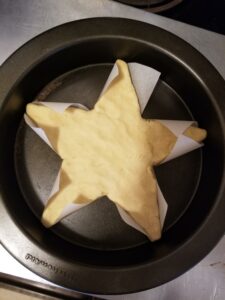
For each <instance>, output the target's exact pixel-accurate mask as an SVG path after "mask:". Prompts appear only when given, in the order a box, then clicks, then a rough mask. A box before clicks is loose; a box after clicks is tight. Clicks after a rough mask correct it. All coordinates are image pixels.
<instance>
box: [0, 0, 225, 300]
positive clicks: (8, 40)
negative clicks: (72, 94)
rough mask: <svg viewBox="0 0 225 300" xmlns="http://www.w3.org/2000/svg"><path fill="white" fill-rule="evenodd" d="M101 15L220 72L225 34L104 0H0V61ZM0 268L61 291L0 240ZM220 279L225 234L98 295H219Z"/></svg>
mask: <svg viewBox="0 0 225 300" xmlns="http://www.w3.org/2000/svg"><path fill="white" fill-rule="evenodd" d="M103 16H104V17H107V16H108V17H125V18H130V19H136V20H140V21H144V22H147V23H150V24H154V25H157V26H159V27H161V28H164V29H166V30H168V31H170V32H172V33H174V34H176V35H178V36H179V37H181V38H183V39H184V40H186V41H187V42H189V43H190V44H191V45H193V46H194V47H195V48H197V49H198V50H199V51H200V52H201V53H202V54H203V55H205V56H206V57H207V58H208V60H209V61H210V62H211V63H212V64H213V65H214V66H215V67H216V68H217V69H218V71H219V72H220V73H221V75H222V76H223V77H224V78H225V36H223V35H220V34H216V33H212V32H209V31H206V30H204V29H199V28H196V27H193V26H190V25H186V24H183V23H179V22H176V21H173V20H169V19H167V18H164V17H161V16H158V15H154V14H151V13H148V12H144V11H141V10H137V9H135V8H131V7H128V6H125V5H122V4H118V3H116V2H113V1H109V0H92V1H90V0H63V1H62V0H38V1H35V0H17V1H15V0H0V64H2V63H3V62H4V61H5V60H6V59H7V57H8V56H9V55H10V54H12V53H13V52H14V51H15V50H16V49H17V48H18V47H20V46H21V45H22V44H24V43H25V42H27V41H28V40H29V39H31V38H32V37H34V36H36V35H37V34H39V33H41V32H43V31H45V30H47V29H49V28H52V27H54V26H57V25H59V24H62V23H65V22H69V21H73V20H78V19H83V18H89V17H103ZM0 272H1V273H2V276H3V274H8V275H9V276H16V277H17V278H23V280H24V279H25V280H31V281H33V282H35V284H36V285H38V284H39V285H42V286H46V289H47V287H50V286H51V287H54V288H57V289H58V291H60V290H61V291H62V293H64V292H65V290H64V289H63V288H61V287H58V286H57V287H56V286H55V285H52V284H51V283H49V282H47V281H46V280H44V279H42V278H40V277H39V276H37V275H35V274H33V273H31V272H30V271H29V270H27V269H26V268H25V267H23V266H22V265H21V264H20V263H18V262H17V261H15V259H14V258H13V257H11V256H10V255H9V254H8V253H7V251H6V250H5V249H3V247H1V246H0ZM8 275H7V276H8ZM0 277H1V276H0ZM224 282H225V237H224V238H223V239H221V241H220V243H219V244H218V245H217V246H216V247H215V249H214V250H213V251H212V252H211V253H210V254H209V255H208V256H207V257H206V258H205V259H203V260H202V261H201V262H200V263H199V264H198V265H196V266H195V267H194V268H192V269H191V270H190V271H188V272H186V273H185V274H184V275H182V276H180V277H179V278H177V279H175V280H173V281H171V282H169V283H167V284H164V285H162V286H160V287H158V288H154V289H152V290H149V291H145V292H141V293H137V294H132V295H123V296H106V297H103V298H105V299H141V300H144V299H150V300H154V299H157V300H158V299H161V300H164V299H167V300H170V299H171V300H172V299H178V300H179V299H181V300H191V299H199V300H201V299H202V300H203V299H204V300H207V299H215V300H223V299H225V285H224ZM66 293H67V294H70V295H73V293H74V292H73V291H70V290H66ZM76 295H77V293H76ZM74 296H75V293H74ZM0 298H1V297H0ZM1 299H2V298H1Z"/></svg>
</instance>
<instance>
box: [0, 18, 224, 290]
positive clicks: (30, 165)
mask: <svg viewBox="0 0 225 300" xmlns="http://www.w3.org/2000/svg"><path fill="white" fill-rule="evenodd" d="M117 58H121V59H123V60H125V61H126V62H134V61H135V62H138V63H142V64H145V65H147V66H150V67H153V68H155V69H157V70H158V71H160V72H161V74H162V75H161V81H160V82H159V84H158V85H157V87H156V90H155V92H154V95H153V96H152V99H151V102H149V104H148V106H147V107H146V110H145V112H144V117H146V118H149V117H151V118H171V119H191V118H193V119H195V120H197V121H198V123H199V126H200V127H202V128H205V129H206V130H207V132H208V137H207V139H206V141H205V147H204V148H203V149H202V157H201V154H200V151H195V152H193V153H190V154H188V155H186V156H184V157H181V158H178V159H176V160H174V161H171V162H170V163H168V164H165V165H163V166H161V167H159V168H158V169H156V173H157V176H158V180H159V184H160V186H161V188H162V190H163V192H164V194H165V196H166V198H167V200H168V202H169V212H168V217H167V220H166V227H165V232H164V233H163V236H162V239H161V240H160V241H157V242H155V243H151V242H150V241H147V240H146V238H144V237H143V236H142V235H141V234H139V233H137V232H135V231H134V230H133V229H131V228H129V227H128V226H126V225H125V224H123V223H122V222H120V219H119V217H118V215H117V212H116V211H115V209H114V208H113V206H111V203H110V202H109V201H106V200H102V199H101V200H98V201H96V203H95V204H93V206H94V205H95V207H92V208H93V209H91V206H90V207H86V208H85V209H87V211H86V213H85V211H84V210H85V209H84V210H83V212H81V211H80V212H79V214H83V215H82V216H81V215H80V216H77V218H75V215H74V216H71V217H69V218H68V220H64V221H62V222H61V224H58V225H57V226H55V228H53V229H52V230H49V229H46V228H44V227H43V226H42V224H41V222H40V220H39V219H38V218H37V216H35V214H34V213H33V212H32V210H33V211H39V212H38V213H37V214H38V217H40V213H41V209H40V208H39V205H38V203H39V202H40V201H39V200H40V197H45V196H47V193H48V192H49V189H50V186H51V184H52V181H53V179H54V176H55V174H56V172H57V169H58V167H59V160H58V158H57V157H56V156H55V154H54V153H52V151H50V150H49V149H48V147H47V146H46V145H45V144H44V143H43V142H42V141H41V140H40V139H38V137H37V136H35V134H34V133H33V132H32V131H30V130H29V129H28V128H26V127H25V126H24V124H23V123H21V121H22V119H23V114H24V112H25V107H26V104H27V103H28V102H31V101H33V99H35V98H36V97H37V96H38V95H39V94H40V92H41V91H43V89H44V88H45V87H46V86H47V85H48V84H49V83H51V82H52V81H53V82H54V81H55V80H57V79H60V78H64V81H63V83H62V85H61V86H58V87H57V88H55V89H53V90H52V91H50V93H49V94H48V95H46V98H45V99H46V100H49V101H50V100H51V101H52V100H53V99H54V100H56V98H57V100H58V101H65V102H67V101H69V100H71V101H76V102H81V103H83V104H85V105H87V106H88V103H85V101H87V100H85V101H84V99H80V98H79V97H78V96H80V95H83V96H85V98H86V97H87V98H86V99H88V101H92V102H90V104H91V103H92V104H94V101H96V96H97V94H98V93H99V91H100V89H101V88H102V85H103V83H104V81H105V79H106V77H107V74H108V72H109V69H110V67H111V66H112V64H113V63H114V62H115V60H116V59H117ZM100 71H101V72H100ZM100 73H101V75H100ZM61 76H62V77H61ZM76 78H77V79H76ZM87 82H88V84H90V85H89V86H88V87H87ZM82 84H83V86H82ZM78 86H79V87H78ZM70 88H71V89H74V90H73V91H71V92H70ZM83 89H84V91H83ZM73 93H74V94H76V96H77V98H78V99H74V97H71V96H73ZM66 96H68V99H65V98H64V97H66ZM62 97H63V98H64V99H62ZM69 97H70V98H69ZM224 99H225V88H224V81H223V79H222V78H221V77H220V75H219V74H218V72H217V71H216V70H215V69H214V68H213V66H211V65H210V63H209V62H208V61H207V60H206V59H204V57H202V55H200V54H199V53H198V52H197V51H196V50H194V49H193V48H192V47H191V46H190V45H188V44H187V43H185V42H184V41H182V40H181V39H179V38H178V37H176V36H174V35H172V34H170V33H168V32H166V31H164V30H161V29H159V28H156V27H154V26H150V25H147V24H144V23H141V22H136V21H131V20H126V19H110V18H109V19H107V18H99V19H89V20H83V21H79V22H73V23H69V24H65V25H62V26H59V27H57V28H55V29H52V30H50V31H48V32H46V33H44V34H42V35H40V36H38V37H37V38H35V39H33V40H32V41H30V42H29V43H27V44H26V45H24V46H23V47H22V48H21V49H19V50H18V51H17V52H16V53H15V54H13V56H12V57H11V58H9V59H8V60H7V61H6V62H5V64H4V65H3V66H2V68H1V69H0V105H1V106H0V139H1V143H2V144H1V147H0V200H1V201H0V222H1V226H0V240H1V243H2V244H3V245H4V246H5V247H6V249H8V251H10V252H11V253H12V255H13V256H14V257H16V258H17V259H18V260H19V261H20V262H21V263H22V264H24V265H25V266H27V267H28V268H29V269H30V270H32V271H33V272H35V273H37V274H39V275H40V276H42V277H44V278H46V279H48V280H50V281H53V282H54V283H57V284H59V285H63V286H66V287H68V288H72V289H75V290H79V291H83V292H89V293H95V294H98V293H99V294H117V293H129V292H135V291H140V290H144V289H149V288H152V287H154V286H157V285H160V284H163V283H165V282H167V281H169V280H171V279H173V278H175V277H177V276H179V275H180V274H182V273H183V272H185V271H186V270H188V269H189V268H190V267H192V266H193V265H194V264H195V263H197V262H198V261H199V260H200V259H202V258H203V257H204V256H205V255H206V254H207V253H208V252H209V251H210V250H211V249H212V248H213V247H214V246H215V244H216V243H217V241H218V240H219V238H220V237H221V236H222V235H223V233H224V228H225V218H224V211H225V202H224V182H225V179H224V153H225V150H224V149H225V146H224V143H225V134H224V132H225V130H224V115H225V111H224ZM154 103H155V104H154ZM32 142H33V143H32ZM35 151H36V152H35ZM37 153H38V154H37ZM46 154H47V155H48V161H47V163H46V161H44V159H46ZM35 155H36V157H35ZM48 165H49V166H51V168H50V167H49V168H48ZM15 166H16V167H15ZM53 169H54V170H53ZM16 170H17V172H16ZM175 171H176V174H175V173H174V172H175ZM16 173H17V174H16ZM37 180H38V182H39V184H40V187H38V185H37ZM31 198H32V199H31ZM27 203H29V206H28V205H27ZM34 203H35V204H34ZM30 206H32V207H33V208H32V210H31V208H30ZM34 206H35V207H34ZM36 208H37V209H36ZM104 209H107V210H109V209H110V210H111V214H112V217H109V218H108V219H107V222H106V219H104V218H103V214H104ZM89 210H91V211H92V213H93V222H92V223H91V224H90V223H89V224H90V225H91V226H92V227H93V228H90V230H89V231H88V230H87V226H86V225H85V226H83V225H81V224H83V223H81V222H83V219H84V218H87V219H86V220H87V223H88V222H91V220H92V219H91V217H90V212H89ZM99 214H100V215H99ZM101 217H102V219H101ZM70 218H71V220H70V221H69V219H70ZM79 219H80V222H79V221H78V220H79ZM116 220H117V221H118V222H117V221H116ZM71 222H74V223H76V222H77V224H76V228H75V227H71ZM94 222H97V225H99V227H103V228H99V227H98V228H97V226H96V225H95V224H94ZM106 223H107V225H106ZM104 226H105V230H106V231H105V232H107V234H106V233H105V232H104ZM89 227H90V226H89ZM96 228H97V229H96ZM91 231H92V232H91ZM108 234H111V238H110V239H108V237H107V236H108ZM116 234H118V237H115V235H116ZM112 250H113V251H112ZM153 274H154V276H153Z"/></svg>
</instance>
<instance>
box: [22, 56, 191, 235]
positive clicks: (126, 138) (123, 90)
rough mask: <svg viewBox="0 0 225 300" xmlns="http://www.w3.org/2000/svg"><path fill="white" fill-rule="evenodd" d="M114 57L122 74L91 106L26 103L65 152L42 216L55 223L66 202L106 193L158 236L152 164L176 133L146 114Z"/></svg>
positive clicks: (47, 223)
mask: <svg viewBox="0 0 225 300" xmlns="http://www.w3.org/2000/svg"><path fill="white" fill-rule="evenodd" d="M116 63H117V66H118V70H119V75H118V76H117V78H116V79H114V80H113V82H112V83H111V84H110V86H109V88H108V89H107V90H106V92H105V93H104V94H103V95H102V96H101V98H100V99H99V100H98V101H97V103H96V105H95V107H94V109H93V110H90V111H85V110H81V109H78V108H72V107H71V108H68V109H67V110H66V111H65V112H63V113H58V112H55V111H54V110H51V109H50V108H48V107H46V106H43V105H39V104H37V103H33V104H32V103H31V104H28V105H27V114H28V116H29V117H30V118H31V119H32V120H33V121H34V122H35V123H36V124H37V125H38V126H39V127H41V128H42V129H43V130H44V131H45V133H46V135H47V137H48V139H49V140H50V142H51V144H52V146H53V148H54V150H55V152H56V153H58V155H59V156H60V157H61V158H62V166H61V170H60V187H59V191H58V192H57V193H56V194H55V195H53V196H52V198H51V199H50V200H49V201H48V203H47V205H46V207H45V209H44V212H43V216H42V222H43V224H44V225H45V226H46V227H49V226H52V225H54V224H55V223H56V222H57V221H58V220H59V217H60V214H61V212H62V210H63V208H64V207H65V206H66V205H67V204H68V203H71V202H74V203H89V202H92V201H94V200H96V199H97V198H99V197H101V196H103V195H107V196H108V198H109V199H111V200H112V201H113V202H115V203H116V204H118V205H119V206H120V207H122V208H123V209H124V210H125V211H126V212H127V213H128V214H129V215H130V216H131V217H132V218H133V219H134V220H135V221H136V222H137V223H138V224H139V225H140V226H141V227H142V228H143V229H144V230H145V231H146V232H147V234H148V236H149V238H150V239H151V240H152V241H154V240H157V239H159V238H160V237H161V226H160V220H159V209H158V203H157V191H156V179H155V176H154V172H153V169H152V168H153V166H154V165H156V164H158V163H160V162H161V161H162V160H163V159H165V158H166V157H167V155H168V154H169V153H170V151H171V149H172V148H173V146H174V144H175V143H176V137H175V135H174V134H173V133H172V132H171V131H170V130H169V129H167V128H166V127H165V126H163V125H162V124H161V123H160V122H158V121H151V120H144V119H142V117H141V114H140V108H139V104H138V99H137V96H136V93H135V90H134V87H133V85H132V82H131V79H130V74H129V70H128V66H127V64H126V63H125V62H123V61H121V60H117V62H116ZM192 136H193V131H192Z"/></svg>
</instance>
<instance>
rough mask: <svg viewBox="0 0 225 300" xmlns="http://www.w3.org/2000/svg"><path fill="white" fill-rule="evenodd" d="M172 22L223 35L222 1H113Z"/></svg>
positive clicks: (224, 29)
mask: <svg viewBox="0 0 225 300" xmlns="http://www.w3.org/2000/svg"><path fill="white" fill-rule="evenodd" d="M115 1H119V2H122V3H125V4H128V5H132V6H134V7H137V8H139V9H143V10H148V11H153V12H157V13H159V14H160V15H161V16H165V17H168V18H171V19H174V20H178V21H181V22H184V23H187V24H190V25H194V26H197V27H201V28H204V29H207V30H211V31H214V32H217V33H221V34H225V18H224V12H225V1H224V0H216V1H212V0H115Z"/></svg>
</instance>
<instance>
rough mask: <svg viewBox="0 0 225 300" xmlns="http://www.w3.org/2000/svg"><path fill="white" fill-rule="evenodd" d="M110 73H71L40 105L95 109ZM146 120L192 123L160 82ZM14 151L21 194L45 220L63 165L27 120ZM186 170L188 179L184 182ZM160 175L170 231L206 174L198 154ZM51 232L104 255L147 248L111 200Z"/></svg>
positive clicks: (99, 69)
mask: <svg viewBox="0 0 225 300" xmlns="http://www.w3.org/2000/svg"><path fill="white" fill-rule="evenodd" d="M111 68H112V65H110V64H108V65H107V64H99V65H89V66H85V67H82V68H78V69H75V70H73V71H70V72H68V73H66V74H63V75H62V76H60V77H58V78H56V79H55V80H54V81H52V82H51V83H49V84H48V85H47V86H46V87H45V88H44V89H43V90H42V91H41V92H40V93H39V94H38V95H37V97H36V99H35V100H37V101H53V102H71V103H73V102H78V103H82V104H83V105H85V106H86V107H88V108H89V109H92V108H93V106H94V104H95V102H96V100H97V99H98V96H99V94H100V92H101V88H102V87H103V86H104V82H105V81H106V78H107V75H108V74H109V73H110V70H111ZM171 108H172V109H171ZM144 117H145V118H157V119H162V118H163V119H177V120H179V119H180V120H189V119H191V118H192V116H191V114H190V111H189V110H188V108H187V106H186V105H185V103H184V102H183V100H182V99H181V98H180V97H179V95H178V94H177V93H176V92H175V91H174V90H173V89H172V88H171V87H169V86H168V85H167V84H166V83H165V82H164V81H162V80H160V81H159V82H158V85H157V87H156V90H155V92H154V94H153V96H152V97H151V99H150V101H149V105H147V107H146V109H145V111H144ZM15 149H16V155H15V164H16V170H17V180H18V182H19V184H20V189H21V191H22V193H23V195H24V198H25V200H26V202H27V203H28V205H29V206H30V207H31V209H32V211H33V212H34V214H36V216H37V217H38V218H39V219H40V218H41V214H42V211H43V204H42V203H43V201H44V200H45V199H47V198H48V195H49V193H50V191H51V187H52V185H53V183H54V180H55V178H56V175H57V173H58V170H59V167H60V163H61V161H60V159H59V158H58V157H57V155H56V154H55V153H54V151H52V150H51V149H50V148H49V147H48V146H46V144H45V143H44V142H43V141H42V140H41V139H40V138H39V137H38V136H37V135H36V134H35V133H34V132H33V131H32V130H31V129H30V128H29V127H28V126H27V125H26V124H25V123H24V121H22V122H21V125H20V128H19V130H18V134H17V139H16V147H15ZM109 151H110V149H109ZM37 157H38V159H37ZM183 170H185V176H187V177H188V178H189V180H184V174H183ZM155 171H156V174H157V177H158V181H159V183H160V184H161V189H162V190H163V193H164V195H165V197H166V199H167V201H168V204H169V207H170V209H169V212H168V216H167V220H166V224H165V226H164V231H166V230H167V229H168V228H169V227H171V226H172V225H173V224H174V223H175V222H176V221H177V220H178V219H179V218H180V216H181V215H182V214H183V213H184V211H185V210H186V208H187V207H188V205H189V204H190V202H191V200H192V198H193V196H194V194H195V191H196V189H197V186H198V183H199V178H200V174H201V152H200V151H195V152H193V153H191V154H189V155H186V156H185V157H183V158H180V159H177V160H175V161H174V162H170V163H167V164H165V165H162V166H160V167H157V168H156V170H155ZM170 174H173V175H174V176H170ZM52 230H53V232H54V233H56V234H58V235H59V236H60V237H62V238H65V239H67V240H68V241H69V242H71V243H73V244H75V245H76V244H78V245H80V246H84V247H88V248H94V249H99V250H121V249H128V248H133V247H137V246H139V245H141V244H143V243H148V239H147V238H146V237H145V236H144V235H143V234H141V233H139V232H138V231H136V230H134V229H133V228H132V227H130V226H128V225H126V224H125V223H124V222H123V221H122V220H121V218H120V216H119V214H118V211H117V209H116V207H115V205H114V204H113V203H112V202H110V201H109V199H107V197H103V198H101V199H98V200H97V201H96V202H94V203H92V204H90V205H88V206H86V207H85V208H82V209H80V210H78V211H77V212H75V213H73V214H72V215H70V216H68V217H67V218H65V219H64V220H63V221H61V222H60V224H58V225H56V226H54V227H53V229H52Z"/></svg>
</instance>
